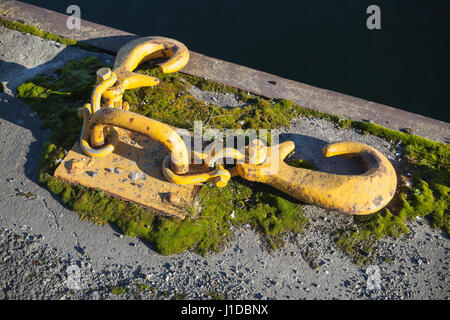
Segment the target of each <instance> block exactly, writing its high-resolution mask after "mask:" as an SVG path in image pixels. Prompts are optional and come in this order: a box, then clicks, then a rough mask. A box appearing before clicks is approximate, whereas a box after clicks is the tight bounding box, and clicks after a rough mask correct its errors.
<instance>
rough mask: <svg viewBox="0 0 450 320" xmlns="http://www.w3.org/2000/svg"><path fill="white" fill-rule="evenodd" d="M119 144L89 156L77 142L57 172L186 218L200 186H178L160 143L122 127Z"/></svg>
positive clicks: (65, 176)
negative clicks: (167, 171) (166, 172)
mask: <svg viewBox="0 0 450 320" xmlns="http://www.w3.org/2000/svg"><path fill="white" fill-rule="evenodd" d="M118 131H119V143H118V145H117V147H116V149H115V150H114V152H113V153H112V154H109V155H107V156H105V157H101V158H90V157H88V156H86V155H85V154H84V153H83V151H82V150H81V148H80V145H79V143H78V142H76V143H75V144H74V146H73V148H72V149H71V150H70V151H69V152H68V153H67V154H66V156H65V157H64V160H63V161H62V162H61V164H60V165H59V166H58V168H57V169H56V171H55V173H54V175H55V176H56V177H58V178H60V179H62V180H64V181H67V182H69V183H72V184H77V185H82V186H85V187H88V188H92V189H99V190H101V191H102V192H103V193H105V194H107V195H109V196H113V197H116V198H119V199H122V200H125V201H132V202H135V203H137V204H139V205H141V206H143V207H145V208H147V209H149V210H151V211H152V212H155V213H158V214H161V215H165V216H171V217H176V218H178V219H184V218H185V216H186V214H187V211H186V208H187V207H188V206H189V205H190V204H191V203H192V201H193V199H194V197H195V195H196V193H197V191H198V188H199V186H198V185H176V184H174V183H170V182H168V181H167V180H166V178H164V176H163V174H162V169H161V166H162V163H163V159H164V157H165V156H166V155H167V151H166V150H165V149H164V147H163V146H162V145H160V144H159V143H158V142H155V141H153V140H151V139H149V138H147V137H144V136H141V135H137V134H135V133H133V132H131V131H128V130H125V129H121V128H118Z"/></svg>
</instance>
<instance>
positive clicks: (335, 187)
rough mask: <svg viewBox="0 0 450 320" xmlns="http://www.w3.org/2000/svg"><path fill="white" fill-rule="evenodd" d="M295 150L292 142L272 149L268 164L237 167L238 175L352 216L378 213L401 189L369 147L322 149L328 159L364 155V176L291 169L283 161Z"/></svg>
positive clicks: (381, 157) (347, 144) (384, 161)
mask: <svg viewBox="0 0 450 320" xmlns="http://www.w3.org/2000/svg"><path fill="white" fill-rule="evenodd" d="M294 148H295V145H294V143H293V142H292V141H288V142H284V143H281V144H279V145H276V146H272V147H268V148H267V158H266V161H265V162H264V163H262V164H259V165H254V164H247V163H241V164H237V168H236V169H237V172H238V174H239V175H240V176H241V177H242V178H244V179H246V180H250V181H257V182H262V183H265V184H268V185H271V186H273V187H275V188H277V189H278V190H280V191H282V192H285V193H286V194H288V195H290V196H292V197H294V198H296V199H298V200H301V201H304V202H306V203H311V204H314V205H317V206H319V207H322V208H326V209H332V210H338V211H343V212H348V213H351V214H358V215H362V214H369V213H373V212H376V211H378V210H380V209H381V208H383V207H384V206H385V205H386V204H388V203H389V201H391V199H392V197H393V196H394V193H395V190H396V187H397V176H396V173H395V170H394V168H393V167H392V165H391V163H390V162H389V160H388V159H386V157H385V156H384V155H383V154H381V153H380V152H379V151H377V150H376V149H374V148H372V147H370V146H368V145H366V144H363V143H358V142H336V143H331V144H328V145H326V146H325V147H324V148H323V150H322V151H323V154H324V155H325V156H326V157H331V156H335V155H358V156H360V158H361V159H362V161H363V163H364V164H365V166H366V167H367V171H366V172H365V173H364V174H361V175H340V174H331V173H326V172H320V171H313V170H308V169H303V168H294V167H291V166H288V165H287V164H286V163H285V162H284V161H283V159H284V158H285V157H286V156H287V155H288V154H289V153H291V152H292V151H293V150H294ZM277 164H278V165H277Z"/></svg>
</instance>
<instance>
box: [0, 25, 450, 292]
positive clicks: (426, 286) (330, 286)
mask: <svg viewBox="0 0 450 320" xmlns="http://www.w3.org/2000/svg"><path fill="white" fill-rule="evenodd" d="M0 41H1V42H2V46H0V63H1V65H0V76H1V79H0V81H2V82H4V83H6V84H7V87H8V88H9V89H10V90H8V92H9V94H8V93H0V163H1V164H2V166H1V168H0V227H1V228H7V229H8V231H4V232H0V299H5V298H7V299H12V298H15V299H33V298H42V299H79V298H83V299H105V298H111V299H121V298H126V299H137V298H144V299H152V298H164V297H165V296H166V295H165V294H164V291H166V292H167V296H168V297H173V294H174V293H179V294H184V295H185V297H187V298H207V297H208V295H207V293H208V292H209V291H211V290H216V291H218V292H221V293H224V294H229V296H230V297H232V298H234V299H246V298H248V299H266V298H271V299H362V298H372V299H449V298H450V286H449V283H450V282H449V276H450V275H449V270H448V265H449V261H450V257H449V249H450V247H449V241H448V238H447V237H446V236H445V235H444V234H443V233H442V232H440V231H437V230H433V229H431V228H430V227H429V225H428V224H427V223H426V222H424V221H421V220H416V221H414V222H412V223H411V224H410V225H409V227H410V229H411V233H410V235H409V236H408V237H404V238H402V239H399V240H389V239H387V240H383V241H381V242H380V244H379V245H378V247H377V248H376V250H379V251H380V252H381V253H382V254H386V255H388V256H389V257H390V258H391V260H392V262H391V263H386V262H379V263H377V265H378V267H379V268H380V276H381V279H380V286H381V288H380V289H379V290H375V291H370V290H369V289H368V286H367V280H368V275H367V274H366V271H367V267H359V266H357V265H355V264H353V263H352V262H351V260H350V259H349V258H348V257H347V256H345V255H343V254H342V253H341V252H340V251H339V250H338V249H337V248H336V247H335V245H334V242H333V240H332V239H331V236H330V230H335V229H336V228H337V227H339V226H344V225H346V224H351V223H353V218H352V217H351V216H348V215H343V214H340V213H336V212H328V211H325V210H322V209H319V208H316V207H314V206H305V207H304V208H305V214H306V215H307V216H308V218H309V219H310V221H311V224H310V226H309V227H308V229H307V230H306V231H305V232H304V233H302V234H301V235H299V236H298V237H296V238H295V239H293V241H292V242H291V243H290V244H288V246H287V247H286V248H285V249H283V250H279V251H276V252H273V253H269V252H268V251H267V249H265V247H264V243H263V242H262V241H261V239H260V237H259V236H258V235H257V234H255V232H254V231H252V230H250V229H249V228H243V229H242V230H237V233H236V236H235V239H234V240H233V241H232V242H230V243H229V244H228V245H227V246H226V248H225V249H224V251H223V252H220V253H217V254H209V255H207V256H205V257H201V256H198V255H196V254H193V253H190V252H185V253H183V254H179V255H174V256H170V257H164V256H162V255H160V254H158V253H157V252H155V251H154V250H153V249H152V247H151V246H150V245H149V244H147V243H144V242H141V241H139V240H138V239H134V238H129V237H125V236H121V235H120V233H119V232H118V231H117V230H116V229H115V228H114V226H97V225H93V224H91V223H87V222H83V221H80V220H79V219H78V216H77V215H76V214H75V213H74V212H72V211H70V210H68V209H67V208H65V207H64V206H63V205H62V204H61V202H60V201H59V199H57V198H55V197H53V196H52V194H51V193H50V192H49V191H48V190H46V189H44V188H42V187H41V186H40V185H38V183H37V166H38V161H39V159H40V155H41V147H42V144H43V143H44V142H45V141H46V140H47V139H48V136H49V132H48V131H43V130H41V129H40V123H41V121H40V120H39V119H38V118H37V117H36V116H34V114H33V112H32V111H31V109H30V108H29V107H28V106H27V105H26V104H24V103H23V102H21V101H20V100H18V99H16V98H15V97H14V96H13V95H12V92H13V91H14V86H15V85H17V84H18V81H17V79H21V81H22V80H23V79H26V78H28V77H31V76H33V75H35V74H36V73H42V72H52V70H54V69H56V68H58V67H60V66H61V65H62V64H63V63H64V62H65V61H67V59H68V58H69V57H72V58H77V57H82V56H86V55H92V53H91V52H85V51H83V50H79V49H76V48H66V47H65V46H59V45H57V44H55V43H54V42H50V41H43V40H42V39H39V38H37V37H33V36H30V35H27V34H23V33H20V32H16V31H11V30H7V29H4V28H2V29H0ZM18 53H19V54H18ZM20 53H21V54H22V55H21V54H20ZM100 57H101V58H102V59H105V60H109V59H112V58H111V57H110V56H107V55H100ZM215 98H216V99H222V98H221V97H220V96H216V97H215ZM228 98H229V97H225V98H224V99H223V101H220V102H224V105H226V104H227V103H228V100H227V99H228ZM282 139H292V140H293V141H294V142H295V144H296V150H297V153H296V157H302V158H304V159H314V160H315V162H316V163H317V165H318V166H319V167H320V169H321V170H325V171H326V170H332V168H335V167H336V166H337V168H338V170H344V169H345V168H349V166H348V162H346V161H350V160H348V159H339V158H336V159H333V160H326V159H325V158H323V157H322V156H321V153H320V149H321V147H322V145H323V144H324V143H325V142H331V141H337V140H354V141H361V142H364V143H367V144H369V145H372V146H374V147H376V148H377V149H379V150H380V151H381V152H383V153H384V154H386V155H387V156H388V158H389V159H390V160H391V161H392V162H393V164H394V165H396V163H397V162H396V160H397V158H396V157H395V155H394V154H393V151H392V150H391V146H390V145H389V143H387V142H386V141H383V140H381V139H379V138H376V137H371V136H364V135H360V134H358V133H357V132H355V131H353V130H338V129H336V128H334V126H333V125H332V124H330V123H329V122H326V121H322V120H317V119H306V118H300V119H297V120H296V121H294V122H293V123H292V125H291V127H290V128H285V129H283V135H282ZM354 164H355V165H356V163H354ZM350 168H351V167H350ZM333 170H336V169H333ZM352 170H358V168H357V167H356V168H354V169H352ZM21 192H22V193H21ZM29 192H31V193H32V194H34V195H30V197H29V198H27V197H24V196H22V195H23V194H26V193H29ZM2 230H4V229H2ZM309 244H315V246H314V249H313V250H312V251H313V255H314V256H315V259H317V262H318V263H319V264H320V265H321V267H320V268H319V269H318V270H316V271H315V270H313V269H311V268H310V267H309V264H308V262H307V261H306V260H305V259H303V258H302V252H304V250H305V248H307V247H308V246H309ZM71 265H77V266H79V267H80V269H81V282H80V287H81V288H80V289H76V290H69V287H68V285H67V283H66V282H65V281H66V280H67V268H68V267H69V266H71ZM121 282H122V283H123V286H124V287H126V288H127V290H128V291H127V292H125V293H124V294H123V295H120V296H115V295H113V294H111V293H110V287H111V286H116V285H119V284H120V283H121ZM136 283H139V284H146V285H149V286H151V287H154V288H155V289H154V290H152V291H144V292H142V291H140V290H138V289H137V288H136Z"/></svg>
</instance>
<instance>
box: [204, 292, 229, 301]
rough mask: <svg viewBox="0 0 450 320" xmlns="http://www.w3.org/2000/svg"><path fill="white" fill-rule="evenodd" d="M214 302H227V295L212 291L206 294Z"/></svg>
mask: <svg viewBox="0 0 450 320" xmlns="http://www.w3.org/2000/svg"><path fill="white" fill-rule="evenodd" d="M206 295H207V296H209V297H211V299H212V300H225V295H224V294H223V293H222V292H219V291H215V290H211V291H209V292H207V293H206Z"/></svg>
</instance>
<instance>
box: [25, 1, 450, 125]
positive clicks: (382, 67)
mask: <svg viewBox="0 0 450 320" xmlns="http://www.w3.org/2000/svg"><path fill="white" fill-rule="evenodd" d="M25 2H28V3H31V4H35V5H38V6H42V7H46V8H49V9H52V10H55V11H58V12H61V13H66V8H67V7H68V6H69V5H71V4H77V5H78V6H79V7H80V8H81V18H83V19H86V20H89V21H93V22H97V23H100V24H104V25H107V26H111V27H114V28H117V29H121V30H126V31H129V32H133V33H136V34H140V35H161V36H167V37H171V38H175V39H177V40H179V41H181V42H183V43H185V44H186V45H187V46H188V48H190V49H191V50H194V51H197V52H200V53H203V54H206V55H209V56H212V57H216V58H220V59H223V60H227V61H231V62H235V63H238V64H242V65H245V66H249V67H252V68H255V69H258V70H263V71H266V72H269V73H273V74H276V75H279V76H282V77H285V78H288V79H293V80H297V81H301V82H304V83H308V84H311V85H315V86H318V87H321V88H326V89H331V90H335V91H339V92H343V93H347V94H350V95H353V96H357V97H361V98H364V99H367V100H371V101H375V102H379V103H383V104H387V105H390V106H394V107H397V108H401V109H405V110H408V111H411V112H415V113H419V114H422V115H426V116H429V117H433V118H436V119H440V120H444V121H447V122H450V113H449V102H448V101H449V100H448V92H449V90H448V89H449V83H450V81H449V76H450V73H449V71H450V63H449V57H450V54H449V53H450V52H449V51H450V50H449V45H448V41H449V39H450V1H449V0H446V1H438V0H432V1H418V0H417V1H413V0H410V1H406V0H404V1H403V0H383V1H375V0H371V1H365V0H340V1H335V0H328V1H324V0H311V1H301V0H297V1H294V0H291V1H285V0H271V1H267V0H258V1H246V0H239V1H236V0H228V1H213V0H209V1H167V0H166V1H160V0H154V1H132V0H128V1H107V0H95V1H94V0H82V1H75V0H53V1H38V0H25ZM371 4H376V5H378V6H379V7H380V8H381V30H368V29H367V27H366V20H367V18H368V16H369V15H368V14H366V9H367V7H368V6H369V5H371Z"/></svg>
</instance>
